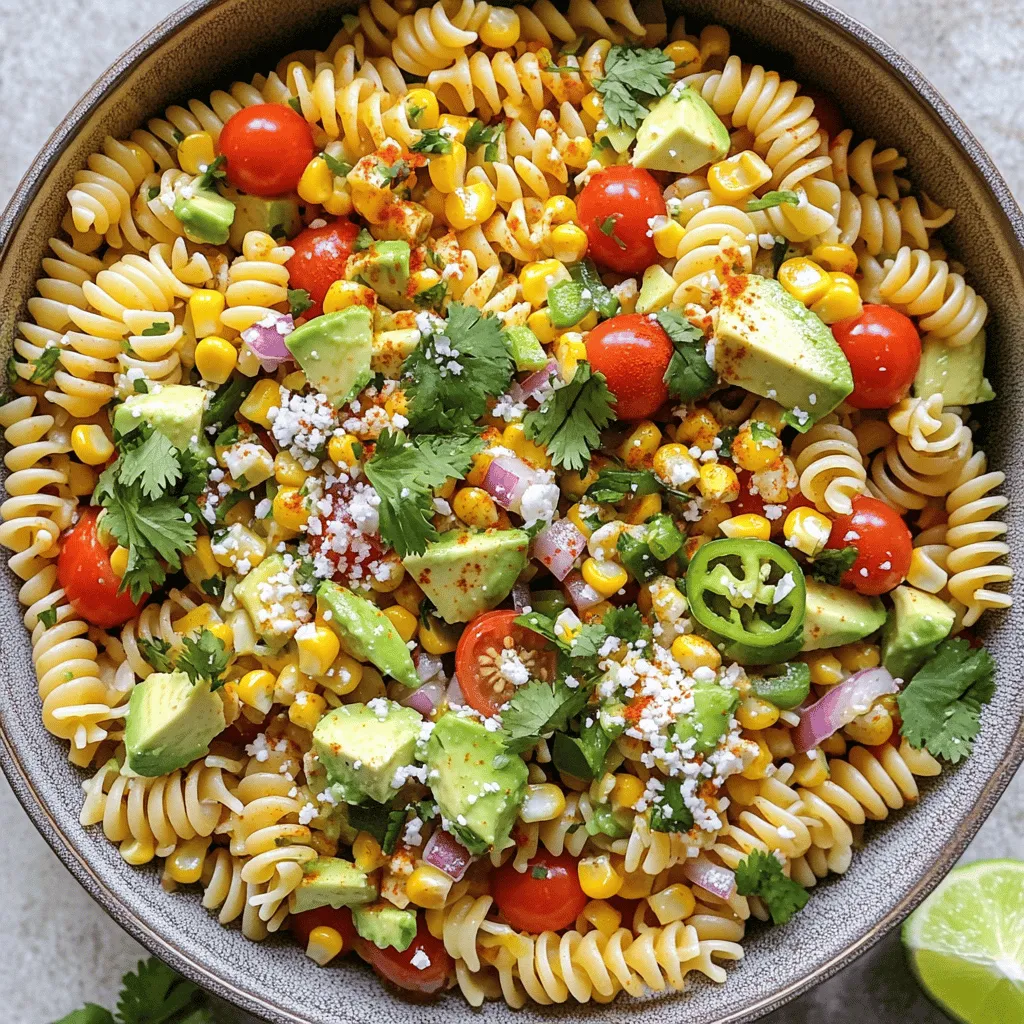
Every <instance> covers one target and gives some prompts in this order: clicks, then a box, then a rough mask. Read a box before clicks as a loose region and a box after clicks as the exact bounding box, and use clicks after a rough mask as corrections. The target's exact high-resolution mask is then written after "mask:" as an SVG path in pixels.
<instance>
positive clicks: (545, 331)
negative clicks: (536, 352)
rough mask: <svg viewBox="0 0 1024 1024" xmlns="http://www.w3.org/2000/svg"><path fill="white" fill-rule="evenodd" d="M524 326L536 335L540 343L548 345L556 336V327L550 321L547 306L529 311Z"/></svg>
mask: <svg viewBox="0 0 1024 1024" xmlns="http://www.w3.org/2000/svg"><path fill="white" fill-rule="evenodd" d="M526 326H527V327H529V328H530V330H531V331H533V333H534V334H536V335H537V340H538V341H539V342H540V343H541V344H542V345H550V344H551V343H552V342H553V341H554V340H555V339H556V338H557V337H558V329H557V328H556V327H555V325H554V324H553V323H552V322H551V312H550V310H549V309H548V308H547V306H545V307H544V308H543V309H538V310H535V311H534V312H533V313H531V314H530V315H529V316H528V317H527V318H526Z"/></svg>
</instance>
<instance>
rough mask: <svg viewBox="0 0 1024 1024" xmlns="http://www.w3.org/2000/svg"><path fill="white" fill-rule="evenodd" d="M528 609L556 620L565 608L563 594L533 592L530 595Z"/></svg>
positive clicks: (543, 591)
mask: <svg viewBox="0 0 1024 1024" xmlns="http://www.w3.org/2000/svg"><path fill="white" fill-rule="evenodd" d="M530 607H531V608H532V609H533V611H535V612H540V614H541V615H549V616H550V617H551V618H553V619H554V618H557V617H558V613H559V612H560V611H562V610H563V609H564V608H565V607H566V601H565V594H563V593H562V592H561V591H560V590H535V591H534V592H533V593H532V594H531V595H530Z"/></svg>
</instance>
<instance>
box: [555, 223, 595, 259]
mask: <svg viewBox="0 0 1024 1024" xmlns="http://www.w3.org/2000/svg"><path fill="white" fill-rule="evenodd" d="M587 244H588V243H587V233H586V232H585V231H584V230H583V229H582V228H581V227H579V226H578V225H576V224H559V225H558V227H556V228H555V229H554V230H553V231H552V232H551V255H552V256H554V258H555V259H556V260H558V261H559V262H561V263H578V262H579V261H580V260H581V259H583V257H584V256H586V254H587Z"/></svg>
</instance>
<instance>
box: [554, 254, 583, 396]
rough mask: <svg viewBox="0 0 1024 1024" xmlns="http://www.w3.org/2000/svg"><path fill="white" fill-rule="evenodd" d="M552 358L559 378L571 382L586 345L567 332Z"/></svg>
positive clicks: (557, 344) (580, 337) (575, 335)
mask: <svg viewBox="0 0 1024 1024" xmlns="http://www.w3.org/2000/svg"><path fill="white" fill-rule="evenodd" d="M559 266H561V264H559ZM554 356H555V362H556V363H558V373H559V376H560V377H561V378H562V380H564V381H571V380H572V378H573V377H574V376H575V374H576V367H577V366H579V364H580V363H582V362H583V361H584V360H585V359H586V358H587V346H586V343H585V342H584V341H583V338H582V336H581V335H579V334H576V333H575V332H573V331H568V332H566V333H565V334H563V335H562V336H561V337H560V338H559V339H558V340H557V341H556V342H555V351H554Z"/></svg>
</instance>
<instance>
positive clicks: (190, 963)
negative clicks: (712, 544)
mask: <svg viewBox="0 0 1024 1024" xmlns="http://www.w3.org/2000/svg"><path fill="white" fill-rule="evenodd" d="M226 2H228V0H192V2H190V3H186V4H184V5H183V6H181V7H179V8H178V9H177V10H175V11H174V12H173V13H171V14H170V15H168V16H167V17H166V18H164V19H163V20H162V21H161V22H160V23H159V24H158V25H156V27H155V28H153V29H152V30H151V31H150V32H148V33H147V34H146V35H145V36H143V37H142V38H141V39H140V40H138V42H136V43H135V44H134V45H133V46H131V47H129V48H128V49H127V50H125V51H124V53H122V54H121V56H120V57H118V58H117V60H115V61H114V62H113V63H112V64H111V65H110V67H109V68H108V69H107V70H106V71H105V72H104V73H103V74H102V75H100V77H99V78H97V80H96V81H95V83H94V84H93V85H92V87H91V88H90V89H89V90H88V91H87V92H86V93H85V95H84V96H83V97H82V98H81V99H80V100H79V101H78V103H77V104H75V106H74V107H73V108H72V110H71V111H70V113H68V115H67V116H66V117H65V118H64V119H63V120H62V121H61V122H60V124H59V125H58V126H57V127H56V129H55V130H54V132H53V134H52V135H51V136H50V137H49V139H47V141H46V143H45V144H44V145H43V147H42V148H41V150H40V151H39V154H38V155H37V157H36V159H35V160H34V161H33V163H32V165H31V168H30V169H29V171H28V172H27V173H26V174H25V176H24V177H23V178H22V179H21V181H20V182H19V183H18V185H17V187H16V188H15V190H14V193H13V195H12V197H11V200H10V202H9V203H8V204H7V207H6V208H5V210H4V213H3V216H2V217H0V262H2V261H3V260H4V259H5V258H6V257H7V255H8V246H9V245H10V243H11V241H12V240H13V238H14V236H15V234H16V231H17V229H18V227H19V225H20V224H21V222H22V218H23V217H24V216H25V213H26V212H27V210H28V208H29V206H30V204H31V203H32V201H33V200H34V199H35V197H36V196H37V194H38V192H39V190H40V189H41V187H42V185H43V183H44V182H45V181H46V178H47V176H48V175H49V173H50V172H51V170H52V169H53V167H54V166H55V164H56V162H57V160H58V159H59V158H60V156H61V154H62V153H63V151H64V150H65V149H66V148H67V146H68V145H69V143H70V142H71V140H72V139H73V138H74V137H75V135H76V134H77V133H78V132H79V131H80V130H81V129H82V127H83V126H84V125H85V123H86V121H87V120H88V118H89V117H90V115H91V114H92V112H93V111H94V110H95V109H96V108H97V106H98V105H99V104H100V103H101V102H102V101H103V100H104V99H106V98H107V97H108V96H110V95H111V93H113V92H114V91H115V90H116V89H117V88H118V86H119V85H120V84H121V83H122V82H123V81H124V80H125V79H126V78H127V77H128V76H129V75H131V73H132V72H133V71H134V70H135V68H136V67H137V66H138V65H139V64H140V63H141V62H142V61H143V60H144V59H145V58H146V57H148V56H149V55H150V54H151V53H153V52H154V50H156V49H157V48H159V47H160V46H161V45H163V44H164V43H165V42H166V41H167V40H169V39H170V38H171V37H172V36H173V35H174V34H175V33H176V32H177V31H179V29H181V28H182V27H184V26H186V25H188V24H189V23H191V22H192V21H193V20H195V19H196V18H199V17H201V16H202V15H203V14H204V13H206V12H207V11H210V10H213V9H215V8H217V7H219V6H221V5H222V4H224V3H226ZM784 2H785V3H787V4H789V5H790V6H793V7H796V8H800V9H802V10H803V11H804V12H806V13H807V14H809V15H811V16H812V17H814V18H815V19H816V20H817V21H819V22H825V23H828V24H829V25H830V26H831V28H832V29H833V30H835V31H838V33H839V34H841V35H843V36H845V38H846V40H847V41H848V42H850V43H852V44H853V45H856V46H857V47H858V48H859V49H860V50H861V51H863V52H865V53H867V54H868V55H869V56H871V57H873V58H874V60H875V62H876V63H877V64H880V65H883V66H884V67H885V69H886V70H887V71H888V73H889V74H890V75H892V76H894V77H895V78H896V79H897V80H899V81H900V82H901V84H902V85H903V87H904V88H905V89H908V90H910V91H911V92H912V93H915V94H916V95H917V97H918V98H919V99H920V100H921V101H922V102H923V105H924V106H925V108H926V109H927V111H928V114H929V116H930V117H931V118H932V119H933V121H934V122H935V124H936V125H937V126H938V127H940V128H941V130H942V131H943V133H944V134H945V136H946V137H947V139H948V141H949V142H950V143H951V145H952V146H953V147H954V148H955V149H956V151H957V152H958V153H959V155H960V156H961V157H962V158H963V159H964V160H966V161H968V162H969V163H972V164H973V165H974V167H975V168H976V169H977V171H978V172H979V173H980V175H981V177H982V179H983V180H984V181H985V183H986V184H987V186H988V189H989V191H990V193H991V195H992V197H993V198H994V199H995V201H996V203H997V205H998V207H999V209H1000V211H1001V213H1002V225H1001V227H1002V230H1003V236H1004V240H1005V241H1006V242H1007V243H1008V244H1009V247H1010V248H1011V249H1012V250H1013V251H1014V255H1015V259H1016V263H1017V265H1018V267H1019V268H1020V269H1021V270H1022V272H1024V213H1022V211H1021V209H1020V207H1019V206H1018V205H1017V203H1016V201H1015V200H1014V198H1013V195H1012V193H1011V192H1010V189H1009V186H1008V185H1007V184H1006V181H1005V180H1004V179H1003V177H1002V175H1001V174H1000V172H999V171H998V170H997V168H996V166H995V164H994V163H993V162H992V160H991V158H990V157H989V156H988V154H987V153H986V152H985V150H984V148H983V147H982V145H981V143H980V142H979V141H978V140H977V138H975V136H974V135H973V133H971V131H970V130H969V129H968V128H967V127H966V125H965V124H964V123H963V121H962V120H961V119H960V117H959V116H958V115H957V114H956V113H955V111H954V110H953V109H952V107H951V106H950V105H949V104H948V103H947V102H946V100H945V99H944V98H943V97H942V96H941V95H940V94H939V92H938V90H937V89H936V88H935V87H934V86H933V85H932V84H931V83H930V82H929V81H928V79H927V78H925V76H924V75H923V74H922V73H921V72H920V71H919V70H918V69H917V68H916V67H914V65H912V64H911V63H910V62H909V61H908V60H907V59H906V58H905V57H903V56H902V55H901V54H900V53H898V52H897V51H896V50H895V49H893V48H892V47H891V46H890V45H889V44H888V43H886V42H885V41H884V40H883V39H881V38H879V37H878V36H877V35H875V34H874V33H873V32H871V31H870V30H869V29H867V28H866V27H865V26H864V25H862V24H861V23H860V22H858V21H857V20H856V19H854V18H851V17H849V16H848V15H847V14H845V13H844V12H842V11H839V10H837V9H836V8H834V7H832V6H831V5H830V4H827V3H823V2H821V0H784ZM1022 761H1024V727H1022V728H1021V729H1019V730H1018V732H1017V734H1016V735H1015V736H1014V738H1013V739H1012V741H1011V742H1010V744H1009V746H1008V747H1007V750H1006V755H1005V756H1004V757H1003V758H1002V760H1001V761H1000V762H999V764H998V767H997V769H996V770H995V771H994V772H993V773H992V775H991V776H990V778H989V780H988V782H987V784H986V785H985V786H984V788H983V789H982V791H981V794H980V798H979V799H978V801H977V803H976V804H975V805H974V806H973V808H971V810H970V811H969V812H968V813H967V814H965V815H964V816H963V818H962V819H961V821H960V824H959V828H958V830H957V833H956V838H955V839H953V840H952V841H950V842H948V843H947V844H946V845H945V847H944V848H943V849H942V851H941V853H940V855H939V856H938V858H937V859H936V860H935V861H934V862H933V863H932V864H931V865H930V866H929V867H928V868H927V870H926V871H925V872H924V874H923V876H922V877H921V878H920V879H919V881H918V882H917V884H916V885H915V886H914V887H913V888H912V889H911V890H910V891H909V892H908V893H907V895H906V896H905V897H904V898H903V899H902V900H900V901H899V902H898V903H897V904H896V905H895V906H894V907H892V908H891V909H890V910H889V911H888V913H886V914H885V915H884V916H883V917H882V919H881V920H879V921H878V922H876V923H875V924H873V925H872V926H871V927H869V928H868V929H867V930H866V931H865V932H864V934H863V935H862V936H861V937H860V938H859V939H858V940H857V941H855V942H852V943H850V944H849V945H848V946H847V947H846V948H845V949H843V950H842V951H841V952H839V953H837V954H836V955H835V956H833V957H832V958H831V959H830V960H828V961H826V962H825V963H823V964H821V965H820V966H819V967H817V968H814V969H812V970H810V971H809V972H808V973H807V974H806V975H804V976H803V977H801V978H800V979H798V980H797V981H794V982H792V983H791V984H789V985H787V986H785V987H784V988H782V989H778V990H775V991H773V992H771V993H770V994H767V995H765V996H763V997H761V998H760V999H758V1000H757V1001H755V1002H754V1003H752V1004H750V1005H748V1006H747V1007H745V1008H741V1009H739V1010H737V1011H735V1012H733V1013H730V1014H728V1015H727V1016H724V1017H719V1018H716V1020H715V1021H714V1022H713V1024H740V1022H742V1021H752V1020H756V1019H758V1018H760V1017H763V1016H764V1015H765V1014H767V1013H770V1012H771V1011H773V1010H775V1009H778V1008H779V1007H781V1006H783V1005H785V1004H786V1003H788V1002H790V1001H791V1000H793V999H795V998H796V997H797V996H799V995H801V994H802V993H804V992H806V991H808V990H809V989H811V988H812V987H814V986H815V985H817V984H819V983H820V982H822V981H824V980H826V979H827V978H829V977H831V976H832V975H834V974H836V973H837V972H838V971H840V970H842V968H844V967H846V966H847V965H848V964H850V963H851V962H852V961H853V960H855V959H856V958H857V957H859V956H861V955H862V954H864V953H865V952H867V951H868V950H869V949H871V948H872V947H873V946H874V945H875V944H876V943H877V942H879V941H880V940H881V939H882V938H883V937H884V936H885V935H887V934H888V933H889V932H890V931H891V930H892V929H893V928H895V927H896V926H897V925H898V924H899V923H900V921H902V920H903V918H904V917H905V916H906V915H907V914H909V913H910V912H911V911H912V910H913V909H914V908H915V907H916V906H917V905H918V904H919V903H921V901H922V900H924V898H925V897H926V896H927V895H928V894H929V893H930V892H931V891H932V889H934V888H935V886H936V885H938V883H939V882H940V881H941V879H942V878H943V876H944V875H945V874H946V872H948V871H949V869H950V868H951V867H952V866H953V865H954V863H955V862H956V860H957V859H958V858H959V856H960V855H961V854H962V853H963V851H964V849H965V848H966V847H967V845H968V843H969V842H970V841H971V839H972V838H973V837H974V836H975V835H976V833H977V832H978V829H979V828H980V827H981V825H982V824H983V823H984V821H985V819H986V818H987V817H988V815H989V814H990V813H991V811H992V809H993V808H994V807H995V805H996V803H997V801H998V800H999V797H1000V796H1001V795H1002V793H1003V791H1004V790H1005V789H1006V787H1007V785H1009V783H1010V780H1011V779H1012V778H1013V775H1014V773H1015V771H1016V770H1017V768H1018V767H1019V766H1020V765H1021V763H1022ZM0 767H2V769H3V772H4V774H5V775H6V777H7V779H8V781H9V782H10V784H11V787H12V789H13V790H14V793H15V795H16V796H17V798H18V800H19V802H20V803H21V805H22V807H23V808H24V809H25V811H26V813H27V814H28V816H29V818H30V819H31V820H32V823H33V824H34V825H35V827H36V828H37V829H38V831H39V832H40V834H41V835H42V836H43V838H44V839H45V840H46V842H47V843H48V844H49V845H50V847H51V848H52V849H53V851H54V853H56V854H57V856H58V857H59V858H60V860H61V861H62V862H63V864H64V865H65V867H67V869H68V870H69V871H70V872H71V873H72V875H74V877H75V878H76V880H77V881H78V882H79V883H80V884H81V885H82V886H83V888H85V889H86V891H87V892H88V893H89V894H90V895H91V896H92V897H93V898H94V899H95V900H96V901H97V902H98V903H99V904H100V906H102V907H103V909H104V910H105V911H106V912H107V914H109V915H110V917H112V918H113V919H114V920H115V921H116V922H117V923H118V924H119V925H120V926H121V927H122V928H124V929H125V931H127V932H128V933H129V934H130V935H131V936H132V937H133V938H135V939H136V940H138V941H139V942H140V943H142V944H143V945H144V946H145V947H146V948H147V949H149V950H150V951H151V952H152V953H155V954H156V955H158V956H159V957H160V958H161V959H163V960H164V961H165V962H167V963H168V964H169V965H170V966H172V967H173V968H174V969H175V970H177V971H179V972H180V973H181V974H183V975H184V976H185V977H187V978H189V979H190V980H192V981H194V982H196V983H197V984H199V985H202V986H203V987H204V988H206V989H207V990H209V991H211V992H213V993H215V994H216V995H218V996H220V997H221V998H223V999H226V1000H229V1001H230V1002H232V1003H234V1004H235V1005H237V1006H240V1007H243V1008H245V1009H246V1010H248V1011H250V1012H252V1013H257V1014H261V1015H263V1016H265V1017H266V1018H267V1019H268V1020H271V1021H278V1022H289V1024H304V1022H305V1018H303V1017H301V1016H299V1015H296V1014H294V1013H292V1012H290V1011H289V1010H288V1009H287V1008H285V1007H283V1006H281V1005H280V1004H279V1003H275V1002H271V1001H268V1000H267V999H266V998H264V997H262V996H260V995H259V994H258V993H256V992H255V991H253V990H251V989H243V988H241V987H239V986H237V985H235V984H233V983H231V982H230V981H228V980H227V979H225V978H223V977H221V976H220V975H218V974H217V973H216V972H214V971H212V970H211V969H210V968H208V967H206V966H205V965H204V964H202V963H201V962H199V961H198V960H197V959H195V958H193V957H192V956H190V955H188V954H187V953H183V952H182V951H181V950H179V949H177V948H176V947H174V946H172V945H171V944H170V943H169V942H168V941H167V940H166V939H165V938H164V937H163V936H161V935H160V934H158V933H157V932H156V931H155V930H153V929H152V928H151V927H149V926H148V925H147V924H146V923H145V922H143V921H142V920H140V919H139V918H138V917H137V916H136V915H135V913H134V912H132V911H131V910H129V909H128V907H127V906H126V905H125V904H124V903H123V902H122V900H121V899H120V897H119V896H118V894H117V893H116V892H114V891H112V890H111V889H109V888H108V887H107V886H106V885H105V884H104V883H103V882H102V881H101V880H100V878H99V877H98V876H97V874H96V873H95V872H94V871H93V869H92V867H91V866H90V864H89V863H88V861H86V860H85V859H84V857H83V856H82V855H81V854H80V853H79V851H78V849H76V845H75V842H74V841H73V839H72V838H71V837H70V836H69V835H68V834H67V833H66V832H65V831H64V830H63V829H62V828H61V826H60V824H59V822H58V821H57V819H56V818H55V817H54V815H53V814H52V813H51V812H50V810H49V808H48V807H47V806H46V805H45V804H44V802H43V801H42V799H41V798H40V796H39V794H38V792H37V790H36V788H35V786H34V784H33V781H32V779H31V778H30V777H29V774H28V772H27V771H26V769H25V767H24V765H23V764H22V762H21V760H20V758H19V757H18V754H17V753H16V751H15V749H14V745H13V743H12V742H11V739H10V738H9V737H8V736H7V734H6V731H5V730H4V728H3V724H2V723H0ZM410 1012H411V1013H414V1012H415V1009H414V1007H412V1006H410ZM466 1012H470V1011H468V1010H467V1011H466ZM575 1012H576V1013H579V1014H580V1015H581V1016H582V1015H583V1014H585V1013H586V1011H585V1010H583V1009H582V1008H581V1009H579V1010H577V1011H575ZM709 1024H711V1022H709Z"/></svg>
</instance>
